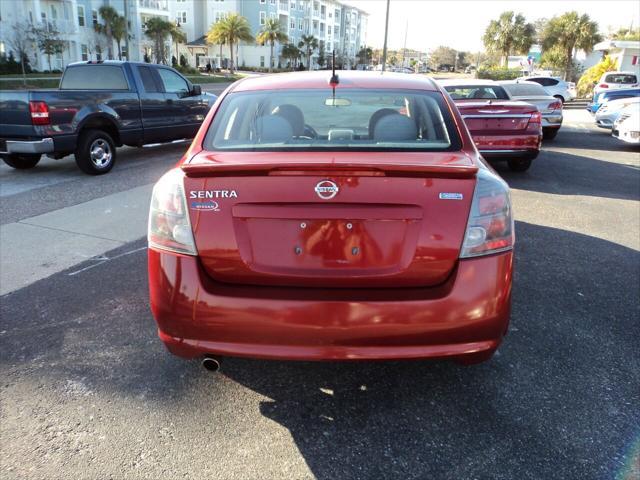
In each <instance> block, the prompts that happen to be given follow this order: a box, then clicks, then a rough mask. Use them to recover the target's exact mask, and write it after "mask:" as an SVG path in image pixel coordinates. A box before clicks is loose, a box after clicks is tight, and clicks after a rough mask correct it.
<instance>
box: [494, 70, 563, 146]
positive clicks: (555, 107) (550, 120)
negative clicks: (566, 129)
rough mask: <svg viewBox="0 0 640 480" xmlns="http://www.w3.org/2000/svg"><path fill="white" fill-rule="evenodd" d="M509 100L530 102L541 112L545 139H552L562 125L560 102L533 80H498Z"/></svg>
mask: <svg viewBox="0 0 640 480" xmlns="http://www.w3.org/2000/svg"><path fill="white" fill-rule="evenodd" d="M498 83H499V84H500V86H501V87H502V88H504V89H505V90H506V92H507V94H508V95H509V98H510V99H511V100H519V101H521V102H526V103H530V104H531V105H535V106H536V107H538V110H539V111H540V113H541V114H542V133H543V135H544V139H545V140H553V139H554V138H555V137H556V135H557V134H558V131H559V130H560V127H561V126H562V102H561V101H560V100H559V99H557V98H555V97H552V96H551V95H549V94H548V93H547V92H546V91H545V90H544V88H543V87H542V86H541V85H538V84H537V83H534V82H513V81H504V82H498Z"/></svg>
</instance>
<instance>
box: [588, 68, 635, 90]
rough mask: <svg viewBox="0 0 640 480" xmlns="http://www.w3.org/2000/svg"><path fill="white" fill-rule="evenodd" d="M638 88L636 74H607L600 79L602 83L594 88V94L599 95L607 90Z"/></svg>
mask: <svg viewBox="0 0 640 480" xmlns="http://www.w3.org/2000/svg"><path fill="white" fill-rule="evenodd" d="M637 86H638V75H637V74H636V73H634V72H606V73H603V74H602V77H600V81H599V82H598V84H597V85H596V86H595V87H594V88H593V94H594V95H597V94H599V93H601V92H604V91H607V90H616V89H620V88H633V87H637Z"/></svg>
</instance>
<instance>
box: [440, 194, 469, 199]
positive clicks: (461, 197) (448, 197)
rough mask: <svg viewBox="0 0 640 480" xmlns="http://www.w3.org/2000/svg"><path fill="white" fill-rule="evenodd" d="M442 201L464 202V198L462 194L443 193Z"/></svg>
mask: <svg viewBox="0 0 640 480" xmlns="http://www.w3.org/2000/svg"><path fill="white" fill-rule="evenodd" d="M439 197H440V200H462V199H463V198H464V197H463V195H462V194H461V193H453V192H441V193H440V195H439Z"/></svg>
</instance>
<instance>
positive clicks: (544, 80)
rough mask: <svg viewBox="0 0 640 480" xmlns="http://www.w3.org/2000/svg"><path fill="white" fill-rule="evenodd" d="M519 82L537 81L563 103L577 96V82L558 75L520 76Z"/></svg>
mask: <svg viewBox="0 0 640 480" xmlns="http://www.w3.org/2000/svg"><path fill="white" fill-rule="evenodd" d="M517 81H518V82H535V83H537V84H539V85H542V87H543V88H544V90H545V92H547V93H548V94H549V95H551V96H552V97H556V98H557V99H558V100H560V101H561V102H562V103H564V102H566V101H569V100H573V99H574V98H576V96H577V93H576V84H575V83H573V82H565V81H564V80H562V79H560V78H558V77H546V76H542V75H534V76H531V77H520V78H518V79H517Z"/></svg>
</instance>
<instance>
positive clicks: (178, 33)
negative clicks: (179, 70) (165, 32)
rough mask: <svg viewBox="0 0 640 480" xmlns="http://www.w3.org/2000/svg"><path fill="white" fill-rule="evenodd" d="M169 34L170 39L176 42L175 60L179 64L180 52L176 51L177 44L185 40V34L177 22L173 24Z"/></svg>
mask: <svg viewBox="0 0 640 480" xmlns="http://www.w3.org/2000/svg"><path fill="white" fill-rule="evenodd" d="M169 35H171V41H172V42H173V43H175V44H176V61H177V62H178V64H180V52H179V51H178V46H179V45H180V44H181V43H184V42H186V41H187V35H186V34H185V33H184V32H183V31H182V29H181V28H180V24H179V23H177V22H176V23H175V24H173V27H172V28H171V31H170V32H169Z"/></svg>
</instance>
